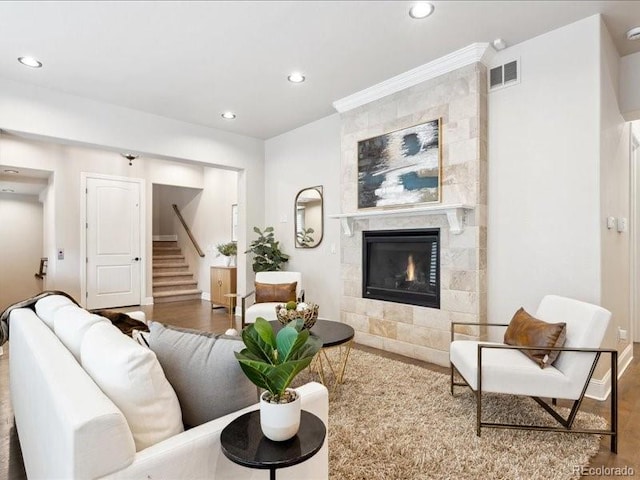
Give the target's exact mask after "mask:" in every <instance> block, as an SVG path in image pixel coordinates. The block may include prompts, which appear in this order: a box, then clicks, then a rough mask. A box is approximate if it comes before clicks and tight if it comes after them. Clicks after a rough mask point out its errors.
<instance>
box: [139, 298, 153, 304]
mask: <svg viewBox="0 0 640 480" xmlns="http://www.w3.org/2000/svg"><path fill="white" fill-rule="evenodd" d="M142 305H153V297H144V298H143V299H142Z"/></svg>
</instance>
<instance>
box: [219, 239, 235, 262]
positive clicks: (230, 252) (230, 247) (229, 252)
mask: <svg viewBox="0 0 640 480" xmlns="http://www.w3.org/2000/svg"><path fill="white" fill-rule="evenodd" d="M216 248H217V249H218V252H220V255H224V256H225V257H226V258H225V263H226V265H227V267H229V266H230V265H231V264H232V263H233V259H234V257H235V256H236V255H237V254H238V245H237V244H236V243H235V242H229V243H221V244H219V245H218V246H217V247H216Z"/></svg>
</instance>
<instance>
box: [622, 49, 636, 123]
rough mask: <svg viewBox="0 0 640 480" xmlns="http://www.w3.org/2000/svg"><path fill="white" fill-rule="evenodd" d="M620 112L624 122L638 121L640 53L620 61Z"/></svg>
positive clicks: (627, 56)
mask: <svg viewBox="0 0 640 480" xmlns="http://www.w3.org/2000/svg"><path fill="white" fill-rule="evenodd" d="M619 86H620V97H619V98H620V111H621V112H622V115H623V116H624V118H625V120H627V121H632V120H640V52H638V53H633V54H631V55H626V56H624V57H622V58H621V59H620V80H619Z"/></svg>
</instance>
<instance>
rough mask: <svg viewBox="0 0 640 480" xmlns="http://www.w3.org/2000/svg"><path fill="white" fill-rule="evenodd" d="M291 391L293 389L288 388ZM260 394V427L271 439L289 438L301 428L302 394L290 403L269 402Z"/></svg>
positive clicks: (275, 440)
mask: <svg viewBox="0 0 640 480" xmlns="http://www.w3.org/2000/svg"><path fill="white" fill-rule="evenodd" d="M288 390H289V391H291V390H292V389H288ZM265 393H268V392H264V393H263V394H262V395H260V427H261V428H262V433H263V434H264V436H265V437H267V438H268V439H269V440H273V441H274V442H282V441H284V440H289V439H290V438H292V437H293V436H295V434H296V433H298V429H299V428H300V395H298V394H297V393H296V399H295V400H294V401H293V402H290V403H269V402H266V401H265V400H264V398H263V397H264V395H265Z"/></svg>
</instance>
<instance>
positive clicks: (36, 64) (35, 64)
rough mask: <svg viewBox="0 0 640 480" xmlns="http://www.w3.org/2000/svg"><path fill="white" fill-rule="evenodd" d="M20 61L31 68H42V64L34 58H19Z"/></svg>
mask: <svg viewBox="0 0 640 480" xmlns="http://www.w3.org/2000/svg"><path fill="white" fill-rule="evenodd" d="M18 61H19V62H20V63H21V64H22V65H25V66H27V67H31V68H40V67H42V62H40V61H38V60H36V59H35V58H33V57H18Z"/></svg>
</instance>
